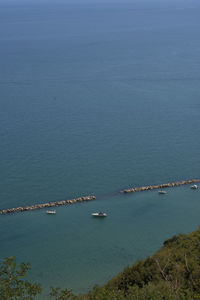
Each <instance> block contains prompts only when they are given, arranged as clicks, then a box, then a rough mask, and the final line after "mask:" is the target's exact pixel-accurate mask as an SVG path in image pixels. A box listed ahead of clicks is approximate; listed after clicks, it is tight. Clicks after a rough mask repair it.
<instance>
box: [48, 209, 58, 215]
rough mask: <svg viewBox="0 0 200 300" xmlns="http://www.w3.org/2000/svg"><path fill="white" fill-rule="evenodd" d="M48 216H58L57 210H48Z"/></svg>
mask: <svg viewBox="0 0 200 300" xmlns="http://www.w3.org/2000/svg"><path fill="white" fill-rule="evenodd" d="M46 214H48V215H55V214H56V210H47V211H46Z"/></svg>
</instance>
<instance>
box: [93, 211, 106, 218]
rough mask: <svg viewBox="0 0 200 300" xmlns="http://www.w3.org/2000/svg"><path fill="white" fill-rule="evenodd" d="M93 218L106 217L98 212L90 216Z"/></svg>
mask: <svg viewBox="0 0 200 300" xmlns="http://www.w3.org/2000/svg"><path fill="white" fill-rule="evenodd" d="M92 216H93V217H107V214H106V213H104V212H102V211H100V212H96V213H93V214H92Z"/></svg>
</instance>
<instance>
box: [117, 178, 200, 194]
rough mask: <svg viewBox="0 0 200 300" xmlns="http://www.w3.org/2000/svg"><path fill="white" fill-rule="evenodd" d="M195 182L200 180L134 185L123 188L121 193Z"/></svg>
mask: <svg viewBox="0 0 200 300" xmlns="http://www.w3.org/2000/svg"><path fill="white" fill-rule="evenodd" d="M197 182H200V179H189V180H183V181H177V182H169V183H163V184H158V185H148V186H142V187H134V188H130V189H126V190H123V193H135V192H142V191H148V190H155V189H162V188H167V187H175V186H180V185H184V184H192V183H197Z"/></svg>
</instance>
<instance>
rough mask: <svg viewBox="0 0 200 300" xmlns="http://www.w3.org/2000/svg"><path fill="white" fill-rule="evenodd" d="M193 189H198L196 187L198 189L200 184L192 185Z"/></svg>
mask: <svg viewBox="0 0 200 300" xmlns="http://www.w3.org/2000/svg"><path fill="white" fill-rule="evenodd" d="M190 188H191V189H193V190H196V189H198V185H196V184H194V185H191V187H190Z"/></svg>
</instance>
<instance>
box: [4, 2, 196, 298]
mask: <svg viewBox="0 0 200 300" xmlns="http://www.w3.org/2000/svg"><path fill="white" fill-rule="evenodd" d="M199 15H200V3H199V1H196V0H191V1H184V0H182V1H181V0H180V1H178V0H176V1H167V0H166V1H155V0H148V1H147V0H146V1H144V0H143V1H139V0H136V1H129V2H128V1H120V0H119V1H117V2H116V1H115V2H113V1H108V2H105V1H94V2H92V1H91V2H89V1H78V0H77V1H75V2H72V1H71V2H70V1H61V0H59V1H50V2H49V1H48V2H47V1H26V2H25V1H24V2H22V0H15V1H14V0H13V1H11V0H9V1H5V0H1V1H0V166H1V169H0V170H1V172H0V209H3V208H9V207H15V206H21V205H28V204H34V203H43V202H47V201H56V200H60V199H71V198H74V197H77V196H82V195H90V194H95V195H96V196H97V200H96V201H94V202H92V203H83V204H77V205H73V206H70V207H60V208H58V209H57V215H56V216H47V215H45V211H44V210H42V211H34V212H27V213H24V214H16V215H12V216H1V217H0V257H1V258H3V257H5V256H9V255H15V256H16V257H17V259H18V261H30V262H31V265H32V271H31V278H32V279H33V280H35V281H38V282H41V283H42V285H43V287H44V289H45V292H44V293H47V289H48V287H49V286H50V285H54V286H61V287H68V288H71V289H73V291H74V292H85V291H87V290H88V289H89V288H91V287H92V286H93V285H94V284H95V283H98V284H102V283H104V282H106V281H107V280H108V279H110V278H111V277H112V276H113V275H115V274H116V273H117V272H119V271H121V270H122V269H123V268H124V267H125V266H126V265H128V264H132V263H133V262H134V261H136V260H137V259H141V258H144V257H145V256H147V255H149V254H151V253H152V252H153V251H155V250H156V249H158V248H159V247H160V246H161V245H162V242H163V241H164V239H166V238H168V237H170V236H171V235H173V234H177V233H180V232H189V231H192V230H195V229H196V228H197V226H198V225H199V223H200V221H199V213H200V197H199V195H200V194H199V191H198V190H197V191H191V190H190V189H189V187H180V188H176V189H170V190H169V192H168V194H167V195H166V196H164V197H161V196H159V195H158V194H157V192H144V193H138V194H134V195H122V194H120V193H119V191H120V190H122V189H123V188H127V187H131V186H140V185H147V184H156V183H163V182H168V181H173V180H175V181H177V180H181V179H187V178H199V177H200V174H199V166H200V156H199V145H200V89H199V87H200V39H199V34H200V18H199ZM96 210H105V211H106V212H107V213H108V218H106V219H104V220H98V219H97V220H95V219H92V218H91V216H90V215H91V213H92V212H94V211H96ZM44 297H45V296H44V295H43V299H44Z"/></svg>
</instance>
